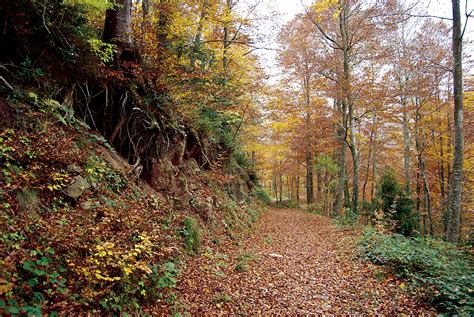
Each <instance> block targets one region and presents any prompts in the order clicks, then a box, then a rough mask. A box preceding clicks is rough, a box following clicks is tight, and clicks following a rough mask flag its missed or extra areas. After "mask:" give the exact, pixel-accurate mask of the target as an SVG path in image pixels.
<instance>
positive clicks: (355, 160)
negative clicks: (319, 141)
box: [339, 5, 359, 213]
mask: <svg viewBox="0 0 474 317" xmlns="http://www.w3.org/2000/svg"><path fill="white" fill-rule="evenodd" d="M347 23H348V7H347V5H343V6H342V11H341V13H340V14H339V25H340V30H341V37H342V53H343V69H344V82H343V91H344V102H345V103H346V106H347V109H348V111H349V112H348V116H349V117H348V123H349V128H350V151H351V154H352V166H353V174H352V211H353V212H355V213H356V212H357V210H358V206H359V153H358V146H357V136H356V126H355V124H356V122H355V117H354V104H353V100H352V91H351V90H352V89H351V69H350V52H349V50H350V47H349V34H348V30H347V27H348V26H347Z"/></svg>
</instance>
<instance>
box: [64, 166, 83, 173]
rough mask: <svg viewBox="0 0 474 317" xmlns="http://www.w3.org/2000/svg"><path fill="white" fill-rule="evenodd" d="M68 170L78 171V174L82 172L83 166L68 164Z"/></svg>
mask: <svg viewBox="0 0 474 317" xmlns="http://www.w3.org/2000/svg"><path fill="white" fill-rule="evenodd" d="M67 170H68V171H69V172H73V173H78V174H79V173H81V172H82V168H81V167H80V166H77V165H75V164H71V165H68V167H67Z"/></svg>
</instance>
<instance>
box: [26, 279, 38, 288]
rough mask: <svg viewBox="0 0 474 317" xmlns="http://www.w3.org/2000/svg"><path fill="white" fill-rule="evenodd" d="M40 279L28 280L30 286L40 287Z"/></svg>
mask: <svg viewBox="0 0 474 317" xmlns="http://www.w3.org/2000/svg"><path fill="white" fill-rule="evenodd" d="M38 283H39V282H38V278H36V277H35V278H31V279H29V280H28V285H30V286H31V287H35V286H36V285H38Z"/></svg>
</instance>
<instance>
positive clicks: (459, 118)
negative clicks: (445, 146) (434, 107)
mask: <svg viewBox="0 0 474 317" xmlns="http://www.w3.org/2000/svg"><path fill="white" fill-rule="evenodd" d="M452 6H453V60H454V70H453V91H454V153H453V171H452V176H451V177H452V178H451V184H450V185H451V186H450V188H449V202H448V210H449V212H448V215H449V218H448V221H447V232H446V240H448V241H449V242H452V243H457V242H459V232H460V228H461V197H462V172H463V171H462V169H463V161H464V129H463V79H462V33H461V12H460V4H459V0H452Z"/></svg>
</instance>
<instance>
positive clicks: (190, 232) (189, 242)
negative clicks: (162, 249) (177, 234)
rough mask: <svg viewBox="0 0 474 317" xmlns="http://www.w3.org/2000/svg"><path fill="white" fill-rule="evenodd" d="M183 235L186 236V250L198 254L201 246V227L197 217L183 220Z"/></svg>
mask: <svg viewBox="0 0 474 317" xmlns="http://www.w3.org/2000/svg"><path fill="white" fill-rule="evenodd" d="M181 235H182V236H183V237H184V248H185V249H186V251H188V252H190V253H192V254H197V253H198V252H199V248H200V247H201V239H202V235H201V228H200V227H199V223H198V222H197V221H196V219H194V218H191V217H187V218H185V219H184V220H183V228H182V229H181Z"/></svg>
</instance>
